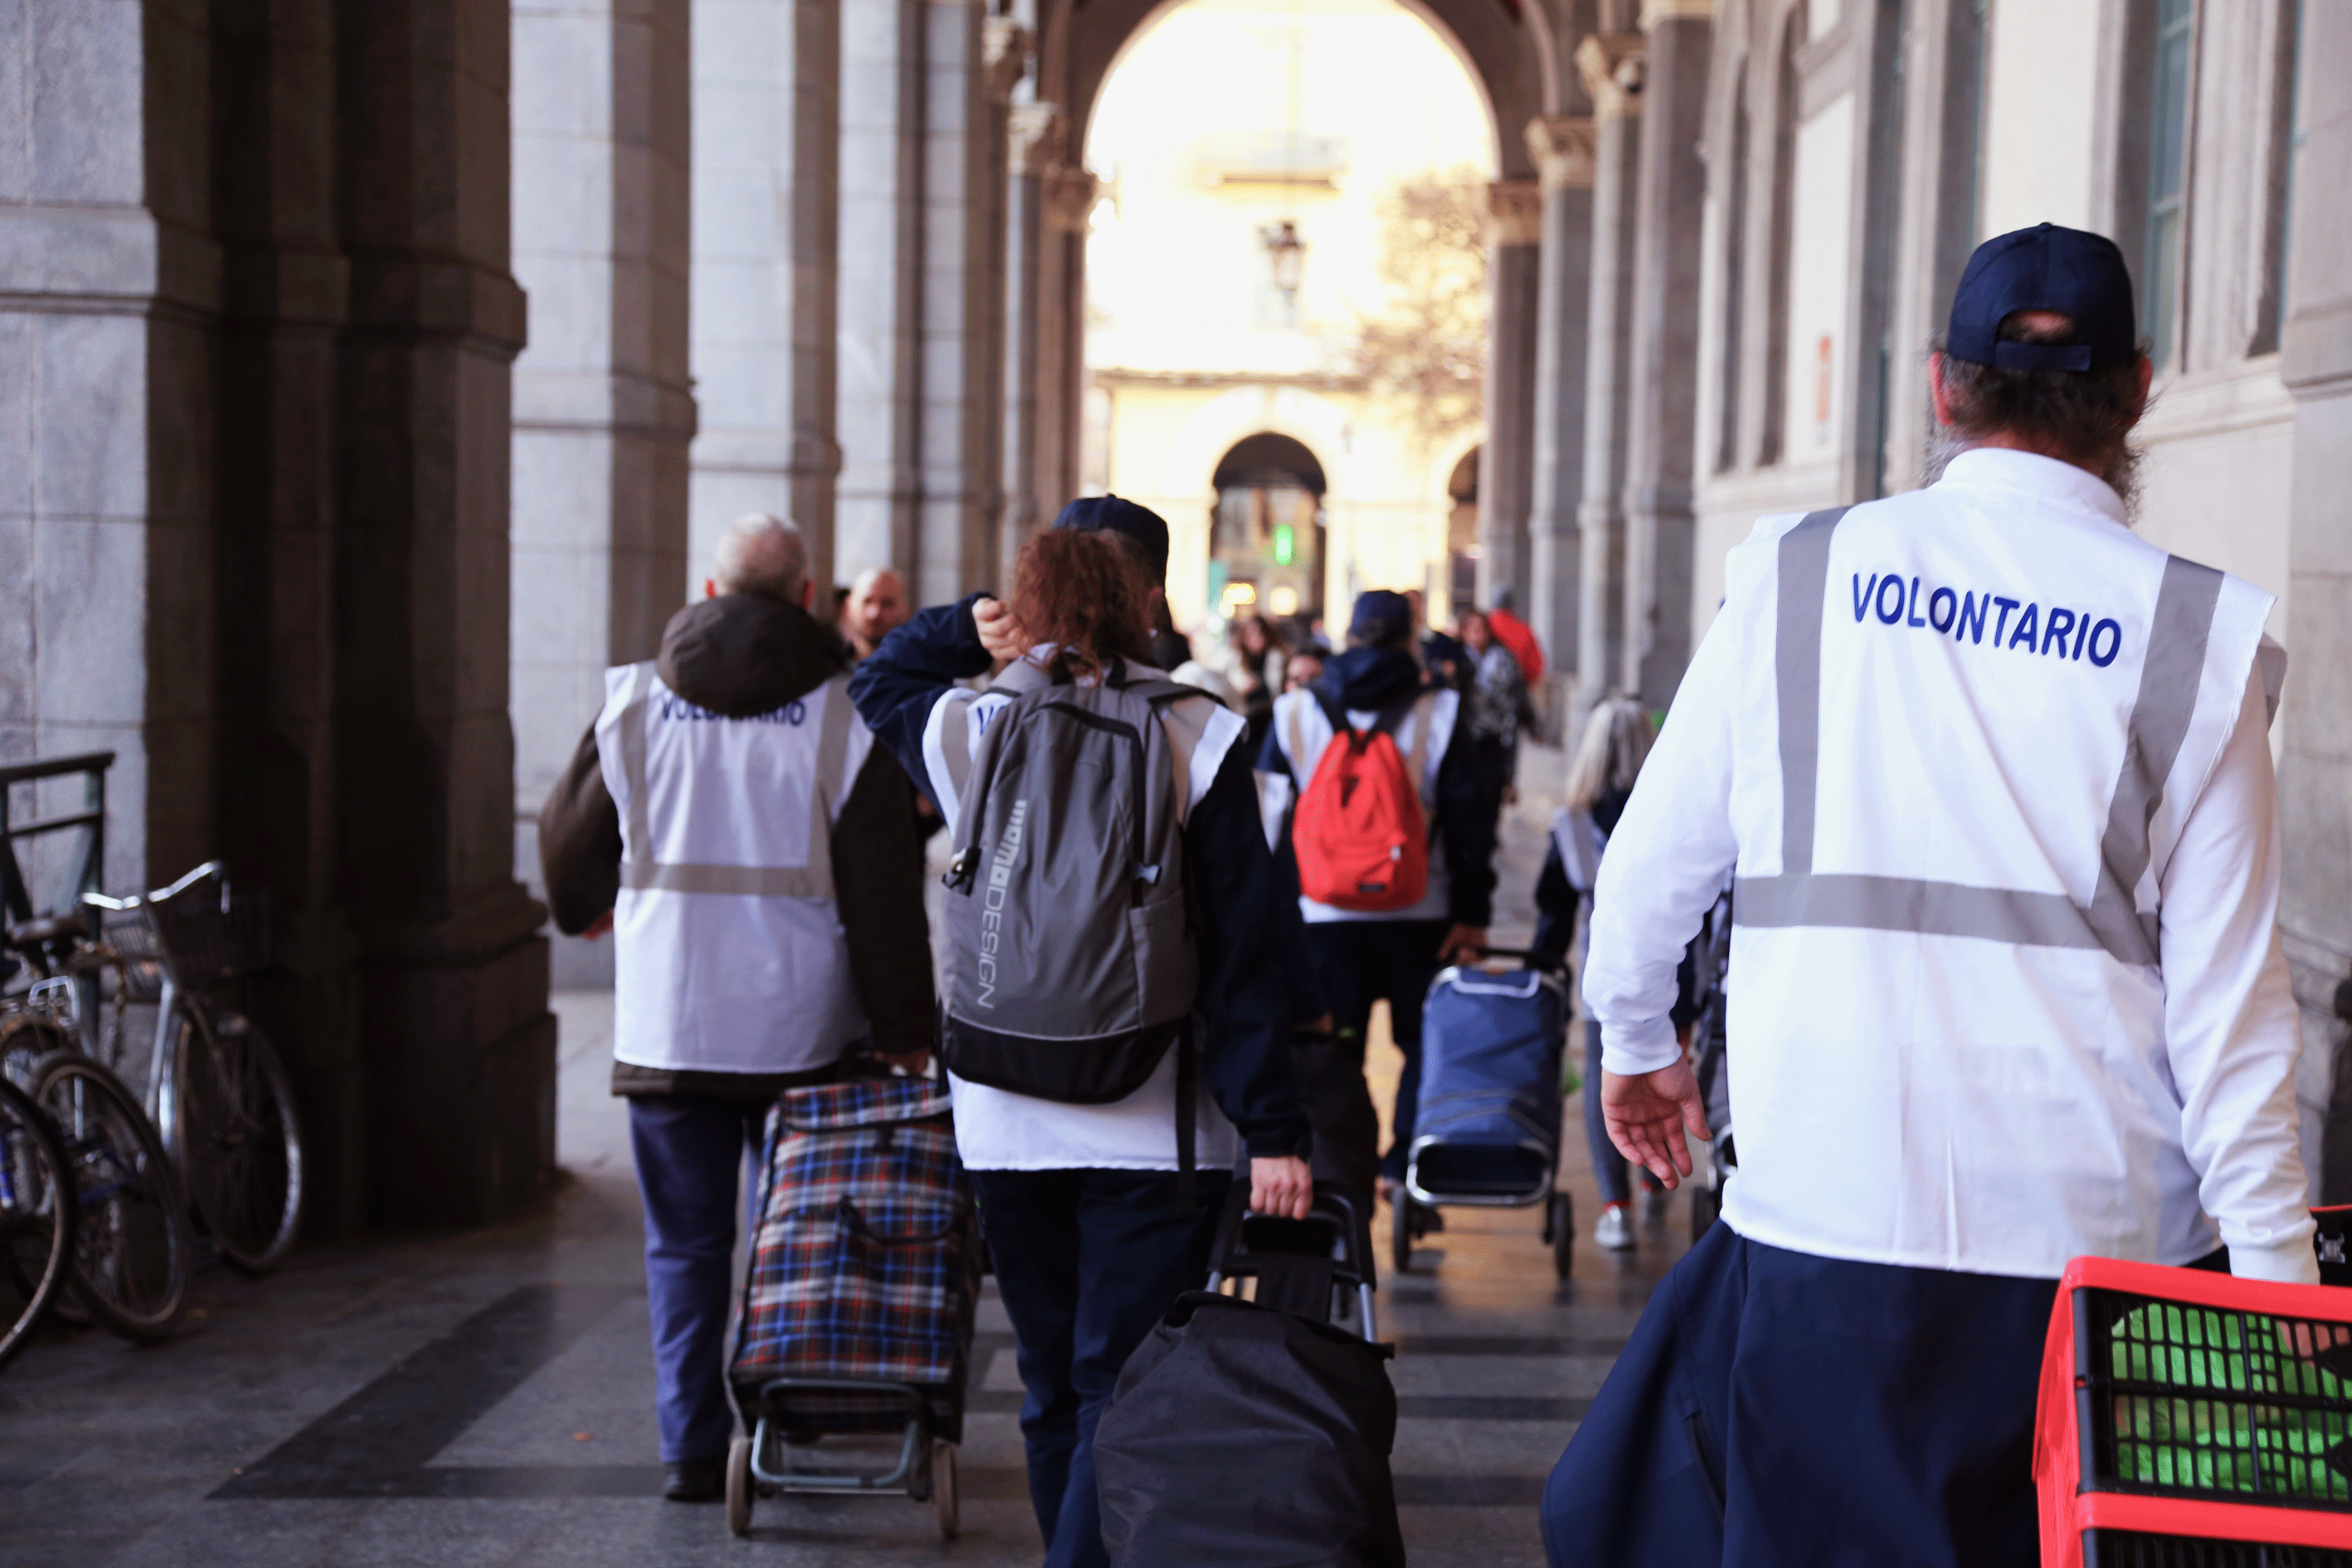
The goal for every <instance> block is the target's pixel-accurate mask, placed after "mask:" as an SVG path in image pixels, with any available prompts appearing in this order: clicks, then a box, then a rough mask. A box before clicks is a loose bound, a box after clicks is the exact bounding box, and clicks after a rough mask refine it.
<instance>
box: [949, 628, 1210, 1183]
mask: <svg viewBox="0 0 2352 1568" xmlns="http://www.w3.org/2000/svg"><path fill="white" fill-rule="evenodd" d="M1053 651H1054V650H1053V649H1051V648H1039V649H1036V650H1034V651H1033V652H1032V654H1031V655H1030V657H1031V658H1033V659H1034V660H1036V661H1037V662H1039V663H1041V664H1042V663H1043V662H1044V661H1045V659H1047V658H1051V657H1052V654H1053ZM1012 700H1013V699H1012V698H1010V697H1007V696H1005V695H1003V693H1001V692H993V691H991V692H980V693H973V692H971V691H967V690H963V689H960V688H958V689H950V690H948V691H945V692H942V693H941V694H940V699H939V700H938V701H936V702H934V703H933V704H931V711H930V715H929V718H928V719H927V720H926V721H925V723H924V727H923V768H924V771H925V772H926V773H929V776H930V783H931V796H932V798H933V799H935V800H937V801H938V802H939V803H940V814H941V816H944V817H945V819H946V821H947V830H948V836H949V837H950V838H953V837H955V834H956V830H957V823H958V821H959V818H960V812H961V804H962V802H961V791H960V790H959V789H958V787H957V782H956V781H957V780H958V778H959V777H961V776H963V775H964V774H965V773H967V772H968V770H969V768H970V765H971V761H972V760H973V759H975V758H977V757H978V756H979V754H980V742H981V739H982V736H984V735H985V734H986V733H987V732H988V725H989V721H991V720H992V719H994V718H995V717H996V716H997V715H998V714H999V713H1002V712H1003V711H1004V710H1005V709H1006V707H1008V706H1009V705H1010V704H1011V703H1012ZM1174 706H1176V707H1178V708H1181V709H1184V710H1189V711H1188V712H1187V713H1186V715H1185V716H1186V718H1187V719H1188V720H1192V721H1196V722H1199V723H1200V724H1201V729H1200V739H1199V741H1198V742H1192V743H1190V744H1189V745H1188V744H1187V734H1188V732H1189V726H1178V725H1176V724H1172V723H1171V724H1170V725H1169V739H1170V742H1171V746H1172V747H1173V749H1174V751H1175V753H1176V758H1177V761H1178V763H1179V764H1180V765H1181V766H1182V767H1183V768H1184V771H1185V775H1186V779H1187V783H1188V786H1189V793H1188V795H1187V798H1186V801H1185V804H1184V812H1185V815H1186V816H1191V815H1192V809H1193V808H1194V807H1196V806H1198V805H1200V804H1201V800H1202V796H1204V795H1207V794H1208V793H1209V786H1210V785H1211V784H1214V783H1215V782H1216V779H1217V770H1218V768H1220V767H1221V766H1223V763H1224V760H1225V753H1226V752H1229V751H1231V750H1232V749H1233V745H1234V742H1236V741H1238V740H1240V739H1241V738H1242V736H1243V735H1244V734H1245V733H1246V732H1247V726H1245V725H1244V723H1243V722H1242V721H1241V720H1240V719H1239V718H1238V717H1237V716H1235V715H1234V713H1233V711H1232V710H1229V709H1227V708H1225V707H1223V705H1221V704H1219V703H1217V702H1214V701H1213V700H1210V699H1208V698H1198V699H1194V698H1187V699H1184V700H1182V701H1181V702H1180V703H1177V704H1175V705H1174ZM959 719H960V720H961V723H960V724H958V723H953V722H951V721H953V720H959ZM1163 722H1165V718H1164V717H1163ZM955 731H961V734H962V736H963V739H964V743H965V745H966V746H967V748H968V753H967V755H966V756H965V758H964V759H963V765H962V766H960V767H954V768H951V767H950V765H949V757H948V752H947V746H948V743H949V737H950V733H952V732H955ZM1188 753H1189V754H1188ZM1196 1083H1197V1085H1198V1089H1199V1100H1198V1102H1197V1105H1196V1108H1195V1113H1194V1117H1193V1124H1192V1125H1193V1137H1192V1162H1193V1163H1194V1165H1196V1166H1197V1167H1198V1168H1200V1169H1202V1170H1204V1171H1213V1170H1229V1169H1231V1168H1232V1166H1233V1164H1234V1160H1235V1159H1236V1158H1237V1157H1238V1155H1239V1152H1240V1147H1241V1145H1240V1139H1239V1137H1238V1136H1237V1135H1236V1133H1235V1132H1234V1124H1233V1123H1232V1122H1231V1121H1227V1120H1226V1119H1225V1114H1224V1112H1223V1110H1220V1109H1218V1106H1217V1102H1216V1099H1215V1097H1214V1096H1213V1095H1212V1094H1211V1093H1210V1091H1209V1088H1208V1074H1206V1073H1205V1072H1203V1073H1200V1074H1198V1075H1196ZM948 1089H949V1093H950V1097H951V1099H952V1100H953V1103H954V1106H955V1122H956V1152H957V1154H958V1155H959V1156H960V1157H961V1159H962V1161H963V1163H964V1164H965V1165H966V1166H968V1167H970V1168H971V1169H972V1170H975V1171H1068V1170H1082V1169H1087V1170H1093V1169H1099V1170H1114V1171H1172V1170H1175V1169H1176V1168H1177V1161H1176V1136H1175V1127H1176V1053H1175V1051H1174V1050H1172V1049H1171V1051H1169V1053H1168V1054H1167V1055H1166V1056H1164V1057H1162V1058H1160V1065H1159V1066H1158V1067H1157V1068H1153V1069H1152V1073H1151V1076H1150V1078H1149V1079H1145V1080H1144V1084H1143V1087H1142V1088H1141V1089H1137V1090H1136V1091H1135V1092H1134V1093H1133V1094H1130V1095H1129V1096H1128V1097H1127V1098H1126V1099H1125V1100H1115V1101H1113V1102H1112V1103H1110V1104H1108V1105H1064V1104H1062V1103H1061V1102H1059V1101H1058V1100H1039V1099H1037V1098H1035V1097H1034V1096H1032V1095H1026V1094H1015V1093H1013V1091H1012V1090H1010V1089H992V1088H990V1087H989V1086H987V1085H986V1084H979V1083H971V1082H969V1081H967V1080H966V1079H961V1078H958V1077H956V1076H955V1074H953V1073H950V1074H949V1075H948Z"/></svg>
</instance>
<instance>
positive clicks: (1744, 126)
mask: <svg viewBox="0 0 2352 1568" xmlns="http://www.w3.org/2000/svg"><path fill="white" fill-rule="evenodd" d="M1726 162H1727V164H1728V166H1729V174H1728V176H1727V190H1726V191H1725V193H1724V200H1723V234H1724V241H1725V244H1724V264H1723V363H1722V366H1721V369H1720V371H1719V374H1717V376H1716V383H1715V384H1716V385H1717V387H1718V388H1720V389H1721V391H1720V393H1719V395H1720V396H1721V397H1722V399H1723V406H1722V408H1721V410H1720V417H1719V419H1718V421H1717V428H1716V441H1715V471H1716V472H1717V473H1718V474H1725V473H1729V472H1730V471H1731V469H1732V468H1734V467H1735V466H1737V465H1738V461H1739V362H1740V356H1741V353H1742V351H1743V347H1744V345H1743V343H1742V342H1741V331H1740V329H1741V325H1742V322H1741V319H1740V306H1741V304H1742V303H1743V301H1742V300H1741V295H1742V294H1743V293H1744V292H1745V291H1746V289H1747V288H1748V267H1747V260H1748V255H1747V252H1748V73H1747V72H1746V71H1745V70H1743V71H1741V72H1740V73H1739V79H1738V81H1737V82H1736V83H1735V84H1734V85H1733V88H1732V103H1731V156H1730V158H1729V159H1727V161H1726Z"/></svg>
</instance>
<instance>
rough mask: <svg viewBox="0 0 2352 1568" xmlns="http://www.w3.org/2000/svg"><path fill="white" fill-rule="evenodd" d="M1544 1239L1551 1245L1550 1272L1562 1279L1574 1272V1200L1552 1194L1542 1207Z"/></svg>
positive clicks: (1564, 1194)
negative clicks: (1547, 1202)
mask: <svg viewBox="0 0 2352 1568" xmlns="http://www.w3.org/2000/svg"><path fill="white" fill-rule="evenodd" d="M1544 1233H1545V1234H1544V1239H1545V1240H1547V1241H1549V1242H1550V1243H1551V1268H1552V1272H1553V1273H1555V1274H1557V1275H1559V1277H1560V1278H1561V1279H1567V1278H1568V1277H1569V1276H1570V1275H1571V1274H1573V1273H1575V1272H1576V1200H1575V1199H1574V1198H1572V1197H1570V1196H1569V1195H1568V1194H1566V1193H1554V1194H1552V1195H1551V1201H1550V1202H1549V1204H1547V1205H1544Z"/></svg>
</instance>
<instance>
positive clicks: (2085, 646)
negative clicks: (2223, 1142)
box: [1604, 471, 2272, 1275]
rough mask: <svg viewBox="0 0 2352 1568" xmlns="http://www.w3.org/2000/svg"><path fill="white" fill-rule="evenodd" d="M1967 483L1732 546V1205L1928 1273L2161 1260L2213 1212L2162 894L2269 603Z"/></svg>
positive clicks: (2100, 529) (2186, 1244)
mask: <svg viewBox="0 0 2352 1568" xmlns="http://www.w3.org/2000/svg"><path fill="white" fill-rule="evenodd" d="M1955 477H1956V478H1957V471H1956V476H1955ZM1982 499H1983V500H1987V501H1990V503H1991V504H1989V505H1986V506H1985V507H1984V510H1981V511H1979V510H1975V509H1976V508H1977V507H1978V506H1979V497H1978V496H1977V495H1975V494H1974V493H1972V492H1970V491H1967V490H1961V489H1956V488H1955V487H1938V488H1937V489H1931V490H1928V491H1925V492H1920V493H1918V494H1916V495H1912V496H1905V497H1900V498H1896V499H1895V500H1888V501H1882V502H1877V503H1874V504H1870V505H1866V506H1863V507H1860V508H1856V509H1844V510H1833V511H1825V512H1816V513H1813V514H1811V515H1809V516H1807V517H1805V518H1803V519H1801V520H1798V521H1793V522H1791V521H1789V520H1780V521H1772V520H1768V521H1766V522H1764V523H1762V524H1759V527H1758V530H1757V533H1756V535H1755V537H1753V538H1752V539H1751V540H1750V541H1749V542H1748V543H1746V544H1744V545H1742V546H1740V547H1739V548H1738V549H1737V550H1735V551H1734V552H1732V556H1731V559H1730V561H1729V562H1728V563H1727V572H1728V574H1729V578H1728V586H1729V592H1728V594H1727V601H1726V606H1725V610H1724V612H1723V613H1724V614H1725V615H1726V616H1732V617H1734V618H1735V619H1734V622H1733V625H1732V626H1730V627H1728V628H1727V630H1728V631H1730V632H1731V634H1732V635H1733V636H1734V637H1736V638H1737V642H1736V646H1737V647H1738V648H1739V649H1740V650H1741V653H1740V658H1739V661H1738V664H1739V674H1738V678H1737V679H1738V689H1737V691H1736V693H1735V694H1734V695H1733V696H1732V698H1731V710H1732V712H1733V713H1734V715H1735V719H1734V721H1733V724H1732V731H1733V736H1734V752H1733V757H1732V767H1731V773H1732V787H1731V795H1730V809H1731V817H1732V823H1733V826H1734V830H1735V833H1736V835H1737V837H1738V843H1739V846H1740V849H1739V863H1738V874H1737V882H1736V889H1735V908H1734V919H1735V922H1736V929H1735V947H1734V955H1733V959H1732V972H1733V973H1736V974H1737V975H1738V986H1737V987H1736V988H1735V989H1734V990H1733V991H1732V993H1731V996H1730V1009H1729V1024H1730V1039H1731V1055H1730V1061H1731V1074H1732V1093H1733V1098H1734V1100H1735V1103H1736V1104H1737V1106H1738V1129H1739V1131H1738V1138H1739V1151H1740V1160H1741V1171H1740V1173H1739V1175H1738V1178H1737V1179H1735V1181H1734V1182H1733V1183H1732V1184H1731V1186H1730V1188H1729V1189H1728V1191H1727V1196H1726V1203H1725V1217H1726V1218H1727V1220H1729V1221H1730V1222H1732V1224H1733V1226H1734V1228H1736V1229H1738V1231H1739V1232H1740V1233H1741V1234H1742V1235H1746V1236H1748V1237H1753V1238H1755V1239H1758V1240H1763V1241H1769V1242H1772V1243H1775V1244H1777V1245H1781V1246H1790V1247H1799V1248H1801V1249H1803V1250H1808V1251H1812V1252H1816V1253H1822V1254H1827V1255H1831V1256H1843V1257H1850V1258H1864V1259H1869V1260H1874V1261H1883V1262H1896V1263H1907V1264H1914V1265H1924V1266H1928V1267H1942V1268H1969V1269H1979V1270H1984V1271H1988V1272H1996V1273H2015V1274H2028V1275H2041V1274H2049V1275H2054V1274H2056V1273H2057V1272H2058V1270H2059V1268H2062V1267H2063V1264H2064V1262H2065V1260H2066V1259H2067V1258H2070V1257H2073V1256H2075V1255H2078V1254H2081V1253H2094V1252H2095V1253H2102V1254H2105V1255H2109V1256H2116V1257H2137V1258H2160V1259H2162V1260H2164V1261H2168V1262H2179V1261H2183V1260H2186V1259H2187V1258H2191V1257H2194V1256H2197V1255H2199V1254H2200V1253H2202V1252H2203V1251H2205V1250H2207V1249H2209V1248H2210V1247H2212V1246H2213V1245H2215V1241H2216V1237H2215V1232H2214V1227H2213V1224H2212V1222H2211V1220H2210V1218H2208V1217H2207V1216H2206V1215H2204V1214H2203V1213H2202V1211H2201V1209H2200V1204H2199V1200H2198V1184H2197V1180H2196V1175H2195V1173H2194V1172H2193V1171H2191V1170H2190V1169H2189V1167H2188V1165H2187V1164H2186V1163H2185V1159H2184V1155H2183V1152H2182V1148H2181V1129H2180V1121H2179V1118H2180V1110H2179V1099H2178V1096H2177V1093H2176V1091H2175V1089H2174V1088H2173V1085H2172V1081H2171V1075H2170V1070H2169V1068H2168V1065H2167V1062H2166V1058H2165V1055H2164V1049H2163V1042H2164V1038H2165V1003H2166V997H2165V989H2164V983H2163V978H2162V973H2161V971H2160V970H2159V969H2158V967H2157V965H2158V940H2159V939H2158V903H2159V894H2158V889H2159V887H2160V885H2161V880H2162V877H2163V873H2164V868H2165V866H2166V864H2167V861H2168V857H2169V856H2170V853H2171V850H2172V847H2173V844H2174V842H2175V841H2176V840H2177V838H2178V837H2179V831H2180V826H2181V824H2182V822H2183V820H2184V818H2185V815H2186V813H2187V812H2188V810H2189V807H2190V806H2192V805H2194V804H2195V802H2196V801H2197V799H2198V796H2199V795H2200V791H2201V789H2202V787H2203V784H2204V782H2205V779H2206V777H2207V776H2208V774H2209V772H2210V768H2211V767H2212V765H2213V763H2214V762H2215V761H2216V759H2217V758H2218V756H2219V755H2220V752H2221V747H2222V745H2223V742H2225V740H2226V739H2227V738H2228V737H2229V735H2230V733H2231V731H2232V729H2233V727H2234V726H2235V724H2236V723H2237V721H2238V717H2239V713H2240V711H2241V709H2242V703H2243V700H2244V697H2245V693H2246V690H2247V683H2248V679H2249V672H2250V670H2251V669H2252V668H2254V665H2255V660H2256V657H2257V647H2258V645H2259V643H2260V641H2261V638H2262V635H2263V619H2264V617H2265V616H2266V615H2267V614H2268V612H2269V610H2270V607H2271V604H2272V598H2271V595H2268V594H2265V593H2263V592H2262V591H2261V590H2259V589H2257V588H2255V587H2253V586H2252V584H2246V583H2243V582H2242V581H2240V580H2238V579H2236V578H2233V577H2229V576H2227V575H2225V574H2222V573H2220V572H2217V571H2214V570H2213V569H2211V568H2210V567H2205V566H2200V565H2197V564H2195V563H2190V562H2187V561H2183V560H2180V559H2179V558H2177V557H2173V556H2168V555H2167V554H2166V553H2165V552H2162V551H2161V550H2158V549H2157V548H2156V547H2154V546H2152V545H2149V544H2147V543H2146V542H2143V541H2141V540H2139V539H2137V538H2136V537H2134V536H2132V535H2131V534H2129V533H2127V532H2126V531H2124V530H2123V529H2122V528H2120V527H2117V526H2113V525H2107V524H2104V523H2095V522H2092V521H2081V522H2077V521H2074V520H2073V519H2072V518H2071V517H2069V516H2067V515H2066V514H2064V513H2063V511H2061V510H2057V509H2054V508H2049V507H2044V508H2042V510H2040V511H2039V512H2038V513H2037V514H2036V515H2034V516H2033V518H2032V526H2030V527H2028V526H2024V525H2022V524H2021V523H2020V524H2004V523H1999V522H1997V521H1993V520H1997V519H1999V518H2000V515H2001V510H2002V505H2003V498H2000V497H1999V496H1994V497H1990V498H1982ZM1759 577H1761V578H1764V579H1767V580H1765V581H1759ZM1674 722H1675V720H1674V718H1673V717H1672V716H1671V715H1670V716H1669V718H1668V720H1667V724H1668V726H1669V728H1671V726H1672V725H1673V723H1674ZM1604 891H1605V889H1604ZM1898 1041H1899V1042H1903V1044H1901V1045H1900V1046H1899V1047H1898V1046H1897V1045H1896V1044H1895V1042H1898ZM1825 1079H1826V1080H1827V1081H1830V1082H1833V1083H1837V1084H1839V1085H1841V1086H1842V1092H1843V1093H1845V1094H1850V1095H1851V1098H1852V1103H1851V1104H1836V1103H1828V1102H1826V1101H1824V1100H1822V1099H1821V1098H1820V1089H1819V1086H1820V1085H1821V1084H1822V1082H1823V1081H1824V1080H1825ZM1801 1081H1802V1082H1804V1083H1809V1084H1811V1085H1812V1086H1814V1087H1813V1088H1812V1089H1799V1088H1796V1087H1794V1086H1796V1085H1798V1084H1799V1083H1800V1082H1801ZM1836 1098H1839V1097H1837V1096H1832V1099H1836ZM1864 1106H1867V1107H1872V1108H1874V1109H1873V1110H1871V1111H1870V1112H1869V1113H1867V1114H1866V1115H1865V1114H1864V1113H1863V1112H1862V1111H1861V1110H1860V1109H1859V1108H1861V1107H1864ZM1879 1107H1904V1108H1906V1109H1905V1110H1903V1111H1902V1112H1901V1115H1902V1118H1903V1120H1902V1121H1901V1122H1900V1123H1899V1124H1891V1123H1887V1122H1885V1121H1883V1120H1882V1118H1883V1117H1884V1115H1885V1114H1887V1113H1886V1112H1884V1111H1881V1110H1877V1109H1876V1108H1879ZM1955 1194H1962V1195H1965V1199H1966V1201H1964V1202H1963V1201H1959V1199H1958V1198H1956V1196H1955ZM2012 1194H2013V1195H2012Z"/></svg>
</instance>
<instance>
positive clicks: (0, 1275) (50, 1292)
mask: <svg viewBox="0 0 2352 1568" xmlns="http://www.w3.org/2000/svg"><path fill="white" fill-rule="evenodd" d="M65 1173H66V1156H65V1151H64V1150H63V1149H62V1148H60V1147H59V1146H58V1137H57V1133H56V1131H55V1130H54V1129H52V1128H51V1127H50V1126H49V1124H48V1121H47V1118H46V1117H45V1116H43V1115H42V1113H41V1110H40V1108H39V1107H38V1106H37V1105H36V1104H34V1103H33V1101H32V1100H29V1099H28V1098H26V1095H25V1093H24V1091H23V1090H21V1089H18V1088H17V1087H16V1085H15V1084H13V1083H10V1082H9V1081H8V1080H7V1079H5V1078H0V1367H5V1366H6V1365H7V1364H8V1363H10V1362H11V1361H13V1360H15V1359H16V1353H17V1352H19V1351H21V1350H23V1349H24V1348H25V1342H26V1341H27V1340H29V1339H30V1338H31V1337H32V1333H33V1330H34V1329H35V1328H37V1327H38V1326H39V1324H40V1321H41V1319H42V1317H43V1315H44V1314H46V1313H47V1311H48V1310H49V1308H50V1306H51V1304H52V1303H53V1302H54V1301H55V1300H57V1298H58V1291H59V1290H61V1289H64V1287H65V1282H66V1276H67V1274H68V1271H69V1270H70V1268H71V1267H72V1263H73V1246H74V1233H75V1229H76V1226H77V1222H78V1220H79V1212H78V1210H77V1206H76V1205H75V1203H74V1186H73V1184H72V1183H70V1182H68V1181H67V1180H66V1179H65Z"/></svg>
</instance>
